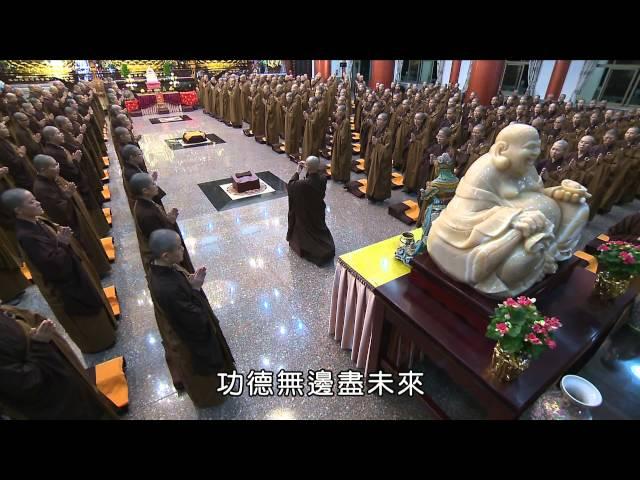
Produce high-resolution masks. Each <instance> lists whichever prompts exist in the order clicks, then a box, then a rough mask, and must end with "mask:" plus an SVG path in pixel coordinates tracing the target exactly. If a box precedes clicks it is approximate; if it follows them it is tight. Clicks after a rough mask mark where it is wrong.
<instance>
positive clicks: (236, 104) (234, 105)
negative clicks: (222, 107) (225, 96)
mask: <svg viewBox="0 0 640 480" xmlns="http://www.w3.org/2000/svg"><path fill="white" fill-rule="evenodd" d="M240 93H241V92H240V86H239V85H238V83H237V82H236V79H235V77H232V78H231V81H230V83H229V121H230V122H231V126H232V127H234V128H240V127H242V100H241V98H240Z"/></svg>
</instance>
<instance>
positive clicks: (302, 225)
mask: <svg viewBox="0 0 640 480" xmlns="http://www.w3.org/2000/svg"><path fill="white" fill-rule="evenodd" d="M305 167H306V168H307V175H306V178H304V179H300V173H302V170H303V169H304V168H305ZM326 188H327V178H326V177H325V176H324V175H323V174H322V173H321V168H320V159H319V158H318V157H314V156H311V157H307V159H306V161H301V162H299V163H298V169H297V171H296V173H294V174H293V176H292V177H291V180H289V184H288V187H287V190H288V194H289V213H288V229H287V241H288V242H289V246H290V247H291V249H292V250H293V251H294V252H296V253H297V254H298V255H299V256H301V257H302V258H305V259H307V260H309V261H310V262H312V263H314V264H316V265H317V266H322V265H324V264H326V263H328V262H330V261H331V259H333V257H334V256H335V245H334V243H333V237H332V236H331V232H330V231H329V228H328V227H327V224H326V222H325V211H326V204H325V203H324V197H325V192H326Z"/></svg>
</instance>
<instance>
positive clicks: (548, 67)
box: [533, 60, 556, 99]
mask: <svg viewBox="0 0 640 480" xmlns="http://www.w3.org/2000/svg"><path fill="white" fill-rule="evenodd" d="M555 65H556V61H555V60H543V61H542V66H541V67H540V75H538V81H537V83H536V88H535V89H534V90H533V94H534V95H540V98H542V99H544V96H545V94H546V93H547V88H549V81H550V80H551V74H552V73H553V67H554V66H555Z"/></svg>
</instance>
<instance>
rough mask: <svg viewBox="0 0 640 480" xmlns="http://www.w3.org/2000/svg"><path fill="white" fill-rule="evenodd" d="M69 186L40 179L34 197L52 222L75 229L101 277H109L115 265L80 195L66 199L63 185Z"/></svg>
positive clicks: (61, 182) (58, 180)
mask: <svg viewBox="0 0 640 480" xmlns="http://www.w3.org/2000/svg"><path fill="white" fill-rule="evenodd" d="M66 183H67V181H66V180H65V179H64V178H62V177H57V178H56V179H55V180H50V179H48V178H45V177H43V176H41V175H38V176H37V177H36V180H35V182H34V183H33V195H34V196H35V197H36V198H37V199H38V201H39V202H40V203H41V204H42V208H43V210H44V211H45V214H46V215H47V217H48V218H50V219H51V220H53V221H55V222H56V223H59V224H60V225H64V226H68V227H71V229H72V230H73V235H74V237H75V238H76V239H77V240H78V241H79V242H80V244H81V245H82V247H83V248H84V251H85V252H86V254H87V256H88V257H89V259H90V260H91V264H92V265H93V267H94V268H95V270H96V272H98V275H100V276H102V275H105V274H107V273H109V272H110V271H111V265H110V264H109V259H108V258H107V254H106V253H105V251H104V248H103V247H102V243H101V242H100V238H99V237H98V234H97V233H96V230H95V228H94V227H93V225H92V223H91V216H90V214H89V212H88V211H87V208H86V207H85V205H84V202H83V201H82V198H80V196H79V195H78V192H75V193H74V194H73V195H72V196H71V198H66V197H65V196H64V194H63V193H62V189H61V185H66Z"/></svg>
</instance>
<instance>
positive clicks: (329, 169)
mask: <svg viewBox="0 0 640 480" xmlns="http://www.w3.org/2000/svg"><path fill="white" fill-rule="evenodd" d="M330 176H331V167H327V177H330Z"/></svg>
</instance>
